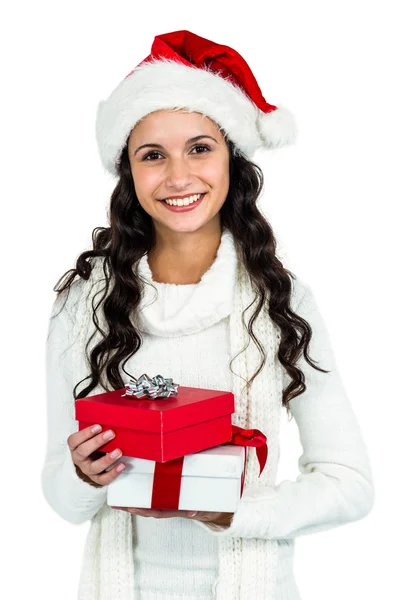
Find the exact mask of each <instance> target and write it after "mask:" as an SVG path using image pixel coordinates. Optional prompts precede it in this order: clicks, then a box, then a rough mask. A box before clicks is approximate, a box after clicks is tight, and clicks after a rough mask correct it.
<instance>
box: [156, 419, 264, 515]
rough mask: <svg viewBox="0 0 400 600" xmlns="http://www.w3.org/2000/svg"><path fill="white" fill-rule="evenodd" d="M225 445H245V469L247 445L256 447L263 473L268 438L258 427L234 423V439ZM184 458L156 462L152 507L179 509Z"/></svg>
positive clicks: (243, 476)
mask: <svg viewBox="0 0 400 600" xmlns="http://www.w3.org/2000/svg"><path fill="white" fill-rule="evenodd" d="M223 445H225V446H226V445H234V446H244V447H245V469H246V455H247V447H248V446H250V447H253V448H255V449H256V453H257V458H258V462H259V465H260V475H261V473H262V472H263V470H264V467H265V464H266V462H267V458H268V446H267V438H266V436H265V435H264V434H263V433H262V432H261V431H259V430H258V429H243V428H242V427H237V426H236V425H232V439H231V441H230V442H226V443H225V444H223ZM184 459H185V457H184V456H181V457H180V458H176V459H174V460H168V461H167V462H165V463H160V462H156V464H155V469H154V480H153V492H152V498H151V508H154V509H159V510H179V496H180V491H181V480H182V470H183V461H184ZM245 469H244V472H243V475H242V486H241V495H242V492H243V486H244V478H245ZM260 475H259V477H260Z"/></svg>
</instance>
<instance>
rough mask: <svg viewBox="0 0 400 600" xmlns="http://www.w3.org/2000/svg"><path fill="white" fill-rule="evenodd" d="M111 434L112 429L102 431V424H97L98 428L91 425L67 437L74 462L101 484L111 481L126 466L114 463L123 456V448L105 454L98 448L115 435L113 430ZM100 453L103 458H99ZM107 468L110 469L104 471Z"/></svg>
mask: <svg viewBox="0 0 400 600" xmlns="http://www.w3.org/2000/svg"><path fill="white" fill-rule="evenodd" d="M99 428H100V432H99V431H98V429H99ZM111 434H112V435H111V436H110V430H106V431H105V432H103V431H101V427H100V426H97V429H96V426H90V427H85V428H84V429H82V430H81V431H77V432H75V433H73V434H71V435H70V436H69V437H68V439H67V444H68V447H69V449H70V451H71V455H72V460H73V462H74V463H75V464H76V465H77V466H78V467H79V468H80V470H81V471H82V472H83V473H84V474H85V475H87V476H88V477H89V478H90V479H91V480H92V481H94V482H96V483H98V484H100V485H108V484H109V483H111V481H113V480H114V479H116V477H118V475H119V474H120V473H122V471H123V470H124V468H125V465H124V464H123V463H118V464H114V463H115V461H116V460H118V458H119V457H120V456H122V452H121V449H119V448H116V449H115V450H114V451H113V452H110V453H106V454H105V455H104V456H103V455H102V453H101V452H99V451H98V448H100V447H101V446H103V445H104V444H105V443H106V442H107V441H109V440H110V439H113V437H115V433H114V432H113V431H112V430H111ZM99 455H100V456H101V458H97V457H98V456H99ZM94 458H95V459H94ZM113 464H114V465H113ZM107 468H109V469H110V470H109V471H107V472H104V471H105V469H107Z"/></svg>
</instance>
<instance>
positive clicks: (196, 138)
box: [134, 135, 219, 156]
mask: <svg viewBox="0 0 400 600" xmlns="http://www.w3.org/2000/svg"><path fill="white" fill-rule="evenodd" d="M203 138H210V140H214V142H216V143H217V144H219V142H218V141H217V140H216V139H215V138H213V137H212V136H211V135H197V136H196V137H193V138H190V139H189V140H187V142H186V146H188V145H189V144H192V143H193V142H197V141H198V140H201V139H203ZM142 148H160V150H163V149H164V147H163V146H162V145H161V144H143V146H139V148H136V150H135V152H134V156H135V155H136V154H137V153H138V152H139V150H142Z"/></svg>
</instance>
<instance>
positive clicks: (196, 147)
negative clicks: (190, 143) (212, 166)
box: [193, 144, 210, 154]
mask: <svg viewBox="0 0 400 600" xmlns="http://www.w3.org/2000/svg"><path fill="white" fill-rule="evenodd" d="M198 148H205V149H206V150H209V149H210V148H209V147H208V146H201V145H200V144H199V145H197V146H195V147H194V148H193V150H194V149H196V150H197V149H198ZM196 154H198V152H196ZM200 154H204V152H200Z"/></svg>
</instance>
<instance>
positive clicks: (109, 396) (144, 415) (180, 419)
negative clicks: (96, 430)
mask: <svg viewBox="0 0 400 600" xmlns="http://www.w3.org/2000/svg"><path fill="white" fill-rule="evenodd" d="M124 393H125V388H121V389H120V390H114V391H111V392H104V393H102V394H96V395H93V396H87V397H86V398H78V399H77V400H76V401H75V418H76V420H77V421H85V422H92V423H97V422H99V423H104V424H107V425H108V426H114V427H124V428H127V429H139V430H141V431H148V432H154V433H167V432H169V431H175V430H176V429H181V428H182V427H188V426H190V425H194V424H197V423H202V422H205V421H210V420H211V419H216V418H218V417H221V416H223V415H227V414H232V413H234V412H235V402H234V395H233V393H232V392H227V391H221V390H208V389H202V388H193V387H185V386H179V387H178V395H177V396H174V397H171V398H157V399H155V400H152V399H140V400H139V399H137V398H135V397H134V396H122V394H124Z"/></svg>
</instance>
